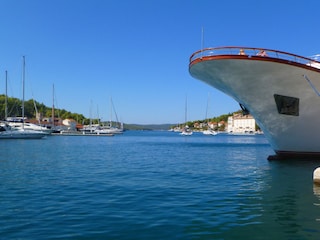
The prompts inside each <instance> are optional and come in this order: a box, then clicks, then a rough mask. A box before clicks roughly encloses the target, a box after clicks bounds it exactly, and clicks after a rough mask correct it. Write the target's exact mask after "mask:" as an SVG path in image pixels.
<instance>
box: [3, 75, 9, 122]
mask: <svg viewBox="0 0 320 240" xmlns="http://www.w3.org/2000/svg"><path fill="white" fill-rule="evenodd" d="M7 86H8V71H6V96H5V109H4V120H6V121H7V118H8V90H7Z"/></svg>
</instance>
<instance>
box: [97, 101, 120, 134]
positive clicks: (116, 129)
mask: <svg viewBox="0 0 320 240" xmlns="http://www.w3.org/2000/svg"><path fill="white" fill-rule="evenodd" d="M110 105H111V106H110V122H109V126H105V127H99V128H98V129H96V130H95V132H96V133H98V134H121V133H123V124H122V123H121V124H120V125H119V126H113V122H112V111H114V113H115V115H116V121H117V123H118V124H119V120H118V116H117V112H116V109H115V107H114V104H113V101H112V98H110Z"/></svg>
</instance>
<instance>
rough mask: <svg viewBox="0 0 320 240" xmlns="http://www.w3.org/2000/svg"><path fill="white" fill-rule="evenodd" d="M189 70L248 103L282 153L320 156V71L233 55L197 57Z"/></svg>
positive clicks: (262, 127)
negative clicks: (319, 92)
mask: <svg viewBox="0 0 320 240" xmlns="http://www.w3.org/2000/svg"><path fill="white" fill-rule="evenodd" d="M189 72H190V74H191V75H192V76H193V77H194V78H196V79H199V80H201V81H204V82H205V83H207V84H209V85H211V86H213V87H214V88H216V89H218V90H220V91H222V92H224V93H225V94H227V95H229V96H231V97H232V98H234V99H235V100H236V101H237V102H239V103H240V104H241V105H243V106H245V108H246V109H247V110H249V112H250V114H252V115H253V116H254V118H255V120H256V121H257V123H258V125H259V127H260V128H261V129H262V130H263V132H264V134H265V136H266V138H267V139H268V141H269V142H270V144H271V147H272V148H273V149H274V151H275V153H276V154H277V156H278V157H280V158H281V157H283V158H297V157H298V158H305V157H311V158H314V157H320V127H319V122H320V121H319V119H320V97H319V95H318V92H317V90H318V89H319V90H320V72H319V69H315V68H311V67H310V66H307V67H306V65H305V64H297V63H292V62H290V61H280V60H279V59H274V58H268V57H266V58H262V57H254V56H236V55H234V56H233V55H229V56H224V57H221V56H210V57H208V58H201V59H196V60H193V61H191V63H190V66H189Z"/></svg>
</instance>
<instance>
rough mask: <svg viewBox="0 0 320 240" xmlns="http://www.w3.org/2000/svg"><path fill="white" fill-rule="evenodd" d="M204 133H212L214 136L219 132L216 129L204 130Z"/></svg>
mask: <svg viewBox="0 0 320 240" xmlns="http://www.w3.org/2000/svg"><path fill="white" fill-rule="evenodd" d="M202 133H203V134H204V135H212V136H215V135H217V134H218V133H217V132H216V131H214V130H204V131H203V132H202Z"/></svg>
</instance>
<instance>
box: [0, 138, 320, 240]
mask: <svg viewBox="0 0 320 240" xmlns="http://www.w3.org/2000/svg"><path fill="white" fill-rule="evenodd" d="M14 143H15V145H13V144H12V142H11V143H10V142H0V144H2V147H1V148H0V155H1V158H0V178H1V181H0V203H1V205H0V212H1V218H0V236H1V237H3V238H4V239H237V240H238V239H299V240H300V239H318V238H319V236H320V232H319V231H320V226H319V224H320V221H319V219H320V187H319V186H316V185H313V181H312V173H313V170H314V169H315V168H316V167H318V166H319V163H318V162H313V161H290V160H288V161H271V162H269V161H267V157H268V156H269V155H270V154H272V153H273V152H272V150H271V149H270V147H269V145H268V143H267V142H266V140H265V138H264V137H263V136H219V135H218V136H214V137H208V136H203V135H200V134H197V133H195V134H194V135H193V136H191V137H188V138H185V137H182V136H179V135H173V134H172V133H162V132H127V133H125V134H123V135H121V136H116V137H112V138H100V137H97V138H95V137H92V138H86V137H61V136H59V137H50V138H48V139H46V140H45V141H16V142H14Z"/></svg>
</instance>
